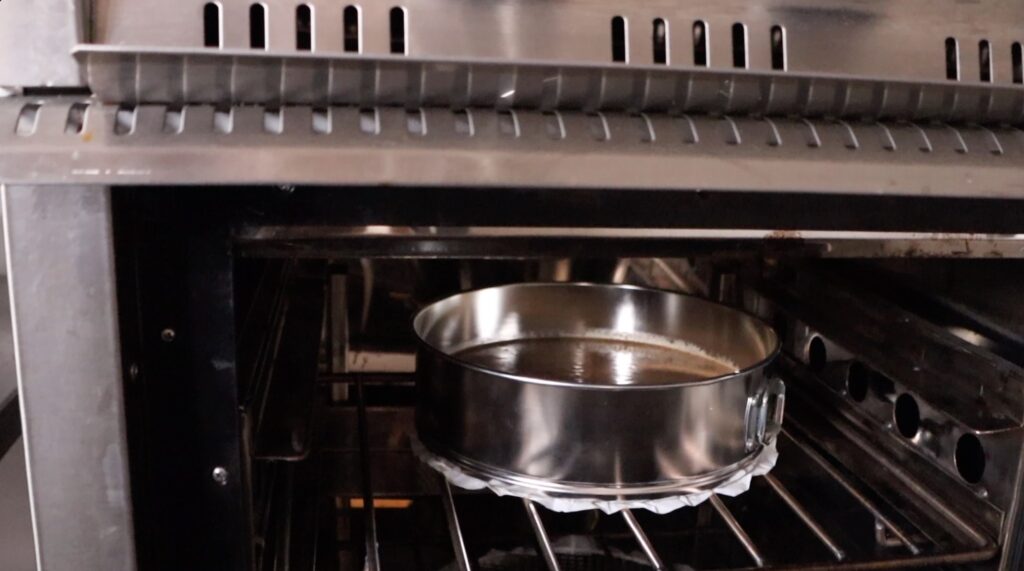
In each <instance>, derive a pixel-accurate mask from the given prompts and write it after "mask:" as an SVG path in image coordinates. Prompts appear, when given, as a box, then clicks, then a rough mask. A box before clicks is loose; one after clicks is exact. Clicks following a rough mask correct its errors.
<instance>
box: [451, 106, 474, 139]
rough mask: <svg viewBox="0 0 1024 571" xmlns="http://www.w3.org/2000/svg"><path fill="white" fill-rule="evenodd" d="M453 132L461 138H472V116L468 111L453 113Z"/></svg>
mask: <svg viewBox="0 0 1024 571" xmlns="http://www.w3.org/2000/svg"><path fill="white" fill-rule="evenodd" d="M454 113H455V132H456V133H458V134H459V135H462V136H463V137H472V136H473V135H474V134H475V132H476V129H475V128H474V127H473V116H472V115H471V114H470V113H469V111H466V110H461V111H455V112H454Z"/></svg>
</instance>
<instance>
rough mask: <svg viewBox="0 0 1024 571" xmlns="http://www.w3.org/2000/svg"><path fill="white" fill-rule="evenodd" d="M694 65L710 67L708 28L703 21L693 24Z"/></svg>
mask: <svg viewBox="0 0 1024 571" xmlns="http://www.w3.org/2000/svg"><path fill="white" fill-rule="evenodd" d="M693 65H698V66H702V67H707V65H708V26H707V24H705V23H704V22H703V21H702V20H697V21H696V22H694V23H693Z"/></svg>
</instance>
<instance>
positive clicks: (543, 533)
mask: <svg viewBox="0 0 1024 571" xmlns="http://www.w3.org/2000/svg"><path fill="white" fill-rule="evenodd" d="M523 506H524V507H525V508H526V517H528V518H529V519H530V526H532V527H533V533H534V535H536V536H537V543H538V545H539V546H540V552H541V555H543V556H544V562H545V563H546V564H547V566H548V571H559V570H560V567H559V566H558V558H557V557H556V556H555V550H554V548H553V547H552V546H551V540H550V539H549V538H548V532H547V530H546V529H544V521H543V520H541V518H540V511H539V510H538V509H537V504H535V503H533V502H531V501H530V500H528V499H526V498H523Z"/></svg>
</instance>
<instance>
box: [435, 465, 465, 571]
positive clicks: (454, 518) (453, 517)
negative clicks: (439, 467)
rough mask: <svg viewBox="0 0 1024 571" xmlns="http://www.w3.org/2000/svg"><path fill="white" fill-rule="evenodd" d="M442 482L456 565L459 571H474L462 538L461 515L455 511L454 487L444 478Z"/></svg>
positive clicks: (443, 499)
mask: <svg viewBox="0 0 1024 571" xmlns="http://www.w3.org/2000/svg"><path fill="white" fill-rule="evenodd" d="M439 479H440V480H441V502H443V503H444V515H445V519H446V520H447V522H448V533H449V534H450V535H451V538H452V551H454V552H455V563H456V565H458V568H459V571H472V569H473V568H472V567H471V566H470V563H469V561H470V559H469V551H467V550H466V540H465V538H464V537H463V536H462V526H461V525H460V524H459V513H458V512H457V511H456V510H455V497H454V496H453V495H452V486H451V484H449V483H448V480H446V479H444V478H443V477H440V478H439Z"/></svg>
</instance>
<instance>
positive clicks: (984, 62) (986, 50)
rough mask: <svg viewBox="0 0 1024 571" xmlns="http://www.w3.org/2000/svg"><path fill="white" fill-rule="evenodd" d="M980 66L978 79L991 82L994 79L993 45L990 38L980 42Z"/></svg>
mask: <svg viewBox="0 0 1024 571" xmlns="http://www.w3.org/2000/svg"><path fill="white" fill-rule="evenodd" d="M978 67H979V68H980V73H979V76H978V79H980V80H981V81H982V82H983V83H990V82H991V81H992V46H990V45H989V43H988V40H981V41H980V42H978Z"/></svg>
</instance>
